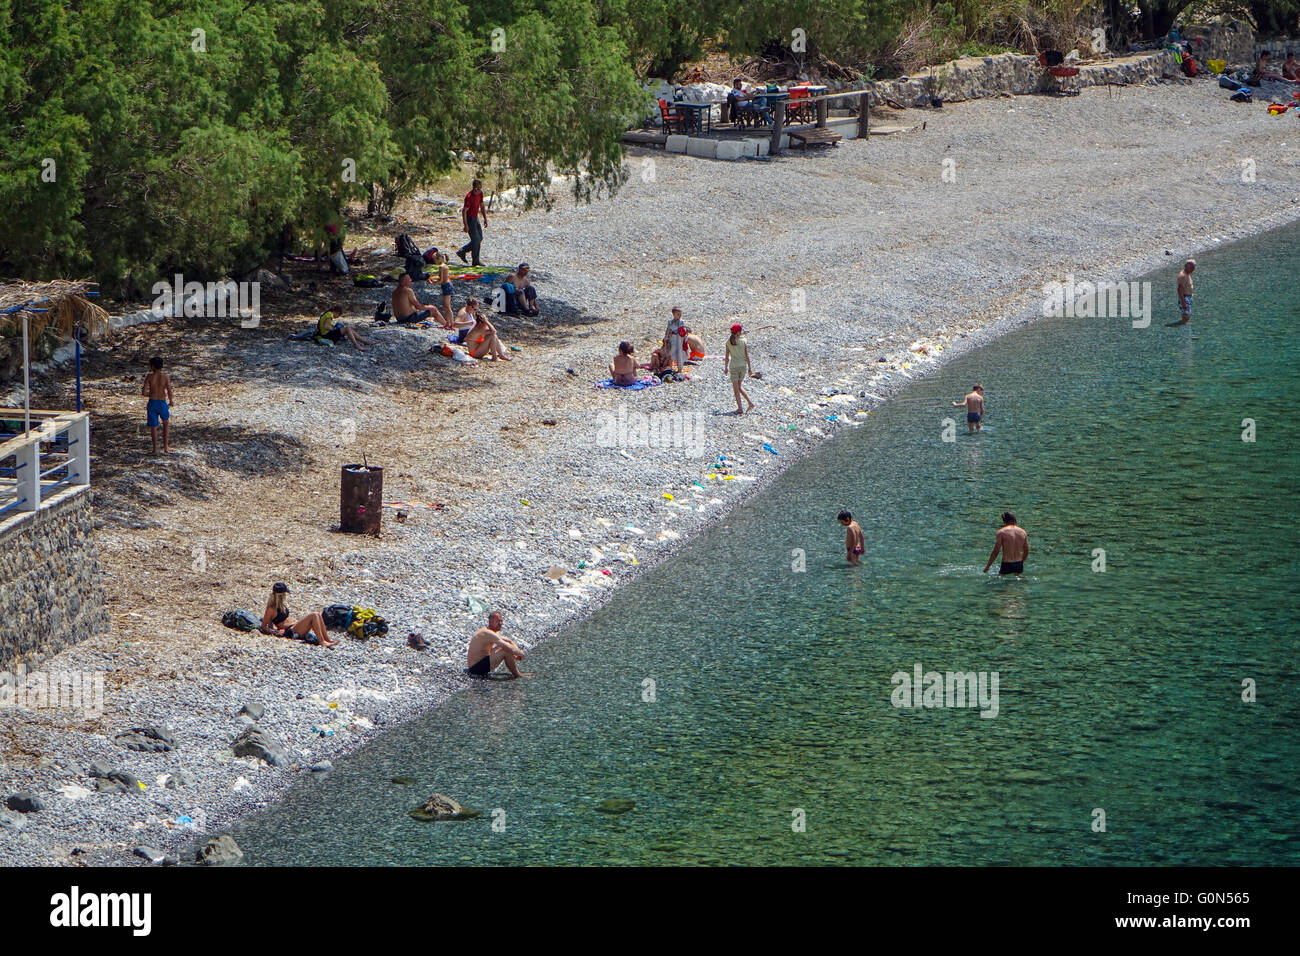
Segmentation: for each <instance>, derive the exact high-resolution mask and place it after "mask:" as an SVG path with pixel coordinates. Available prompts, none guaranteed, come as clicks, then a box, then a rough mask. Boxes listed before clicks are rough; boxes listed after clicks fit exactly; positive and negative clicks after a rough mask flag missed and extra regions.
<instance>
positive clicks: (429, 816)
mask: <svg viewBox="0 0 1300 956" xmlns="http://www.w3.org/2000/svg"><path fill="white" fill-rule="evenodd" d="M478 815H479V813H478V811H477V810H466V809H465V808H464V807H462V806H461V805H460V804H459V803H457V802H456V801H455V800H453V799H451V797H444V796H443V795H442V794H441V793H435V794H434V795H433V796H431V797H430V798H429V799H428V800H425V801H424V803H423V805H421V806H419V807H417V808H416V809H414V810H412V811H411V812H410V816H411V817H413V818H414V819H416V820H421V821H423V822H425V823H433V822H436V821H439V820H468V819H470V818H471V817H476V816H478Z"/></svg>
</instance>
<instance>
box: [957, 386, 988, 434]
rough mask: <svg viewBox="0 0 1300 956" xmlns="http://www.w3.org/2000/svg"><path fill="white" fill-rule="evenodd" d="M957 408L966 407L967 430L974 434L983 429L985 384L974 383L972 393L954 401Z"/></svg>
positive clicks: (968, 432)
mask: <svg viewBox="0 0 1300 956" xmlns="http://www.w3.org/2000/svg"><path fill="white" fill-rule="evenodd" d="M953 405H954V406H955V407H957V408H963V407H964V408H965V409H966V432H967V434H970V435H974V434H975V433H976V432H977V431H981V430H982V429H983V423H984V386H983V385H972V386H971V390H970V394H969V395H967V396H966V397H965V398H963V399H962V400H961V401H960V402H953Z"/></svg>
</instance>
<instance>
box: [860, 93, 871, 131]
mask: <svg viewBox="0 0 1300 956" xmlns="http://www.w3.org/2000/svg"><path fill="white" fill-rule="evenodd" d="M870 105H871V94H870V93H868V92H867V91H866V90H863V91H862V94H861V95H860V96H859V97H858V139H866V138H867V137H869V136H870V135H871V118H870V110H869V107H870Z"/></svg>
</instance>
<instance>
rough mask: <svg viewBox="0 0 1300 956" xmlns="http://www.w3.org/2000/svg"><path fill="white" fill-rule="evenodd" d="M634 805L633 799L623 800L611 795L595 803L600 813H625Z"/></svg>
mask: <svg viewBox="0 0 1300 956" xmlns="http://www.w3.org/2000/svg"><path fill="white" fill-rule="evenodd" d="M635 806H636V801H635V800H623V799H620V798H618V797H612V798H610V799H608V800H602V801H600V803H598V804H596V809H597V810H598V811H599V812H600V813H627V812H628V811H629V810H631V809H632V808H633V807H635Z"/></svg>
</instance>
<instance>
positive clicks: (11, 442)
mask: <svg viewBox="0 0 1300 956" xmlns="http://www.w3.org/2000/svg"><path fill="white" fill-rule="evenodd" d="M27 414H28V413H27V412H26V411H25V410H24V409H21V408H0V521H4V520H5V519H8V518H13V517H14V516H15V515H22V514H31V513H35V512H37V511H39V510H40V509H41V507H42V503H43V502H46V501H47V499H49V498H50V497H51V496H52V495H54V494H55V493H57V492H61V491H63V490H64V489H66V488H75V487H84V486H87V485H89V484H90V413H89V412H51V411H38V410H36V409H32V411H31V413H30V415H31V417H30V421H31V428H30V429H29V430H25V429H24V426H25V423H26V422H27V421H28V419H27V418H26V417H25V416H26V415H27Z"/></svg>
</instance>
